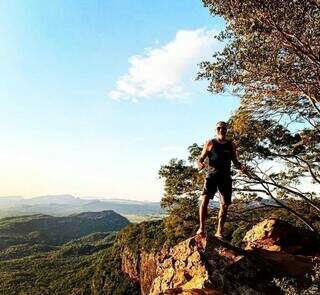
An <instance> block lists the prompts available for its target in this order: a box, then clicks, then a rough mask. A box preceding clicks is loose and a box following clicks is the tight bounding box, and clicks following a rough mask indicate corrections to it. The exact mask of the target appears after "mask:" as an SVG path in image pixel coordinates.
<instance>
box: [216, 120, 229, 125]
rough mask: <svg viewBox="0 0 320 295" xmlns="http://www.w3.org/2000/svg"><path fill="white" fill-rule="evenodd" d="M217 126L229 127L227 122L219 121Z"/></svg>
mask: <svg viewBox="0 0 320 295" xmlns="http://www.w3.org/2000/svg"><path fill="white" fill-rule="evenodd" d="M217 125H224V126H228V124H227V123H226V122H224V121H219V122H217V124H216V126H217Z"/></svg>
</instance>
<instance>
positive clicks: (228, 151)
mask: <svg viewBox="0 0 320 295" xmlns="http://www.w3.org/2000/svg"><path fill="white" fill-rule="evenodd" d="M212 143H213V147H212V149H211V151H210V152H209V154H208V158H209V169H208V174H218V175H221V176H230V175H231V160H232V143H231V141H229V140H228V141H227V142H226V143H219V142H218V141H217V140H215V139H212Z"/></svg>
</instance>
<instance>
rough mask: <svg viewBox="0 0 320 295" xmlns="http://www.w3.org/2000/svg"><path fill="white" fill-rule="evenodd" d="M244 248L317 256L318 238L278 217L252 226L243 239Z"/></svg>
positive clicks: (319, 247) (319, 241) (312, 233)
mask: <svg viewBox="0 0 320 295" xmlns="http://www.w3.org/2000/svg"><path fill="white" fill-rule="evenodd" d="M243 241H244V243H245V249H246V250H256V249H261V250H267V251H276V252H286V253H291V254H295V255H297V254H299V255H309V256H319V254H320V239H319V236H317V234H315V233H314V232H311V231H308V230H306V229H303V228H298V227H295V226H292V225H290V224H288V223H287V222H284V221H281V220H278V219H266V220H263V221H262V222H260V223H258V224H256V225H255V226H253V228H252V229H251V230H249V231H248V232H247V233H246V235H245V237H244V239H243Z"/></svg>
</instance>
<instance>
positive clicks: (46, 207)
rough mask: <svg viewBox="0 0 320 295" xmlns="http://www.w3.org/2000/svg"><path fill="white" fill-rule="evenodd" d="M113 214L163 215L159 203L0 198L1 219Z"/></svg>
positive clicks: (55, 197) (65, 197)
mask: <svg viewBox="0 0 320 295" xmlns="http://www.w3.org/2000/svg"><path fill="white" fill-rule="evenodd" d="M102 210H114V211H115V212H117V213H119V214H159V213H163V210H162V209H161V207H160V203H159V202H147V201H132V200H126V199H99V198H94V197H90V199H81V198H78V197H75V196H72V195H48V196H39V197H34V198H23V197H19V196H14V197H0V217H7V216H17V215H29V214H49V215H53V216H65V215H70V214H74V213H80V212H85V211H102Z"/></svg>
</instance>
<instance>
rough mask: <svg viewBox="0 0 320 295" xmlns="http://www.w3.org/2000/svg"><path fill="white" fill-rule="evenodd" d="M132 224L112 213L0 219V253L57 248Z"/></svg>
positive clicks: (41, 215) (39, 215)
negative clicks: (28, 247)
mask: <svg viewBox="0 0 320 295" xmlns="http://www.w3.org/2000/svg"><path fill="white" fill-rule="evenodd" d="M129 223H130V222H129V221H128V219H126V218H125V217H123V216H121V215H119V214H117V213H116V212H114V211H112V210H107V211H102V212H84V213H80V214H74V215H71V216H66V217H54V216H50V215H43V214H37V215H27V216H18V217H6V218H3V219H0V250H4V249H7V248H8V247H11V246H14V247H17V245H24V246H25V245H34V244H37V245H39V244H40V245H50V246H56V245H61V244H63V243H66V242H68V241H70V240H72V239H76V238H80V237H82V236H85V235H88V234H91V233H94V232H112V231H118V230H120V229H122V228H123V227H125V226H127V225H128V224H129Z"/></svg>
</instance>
